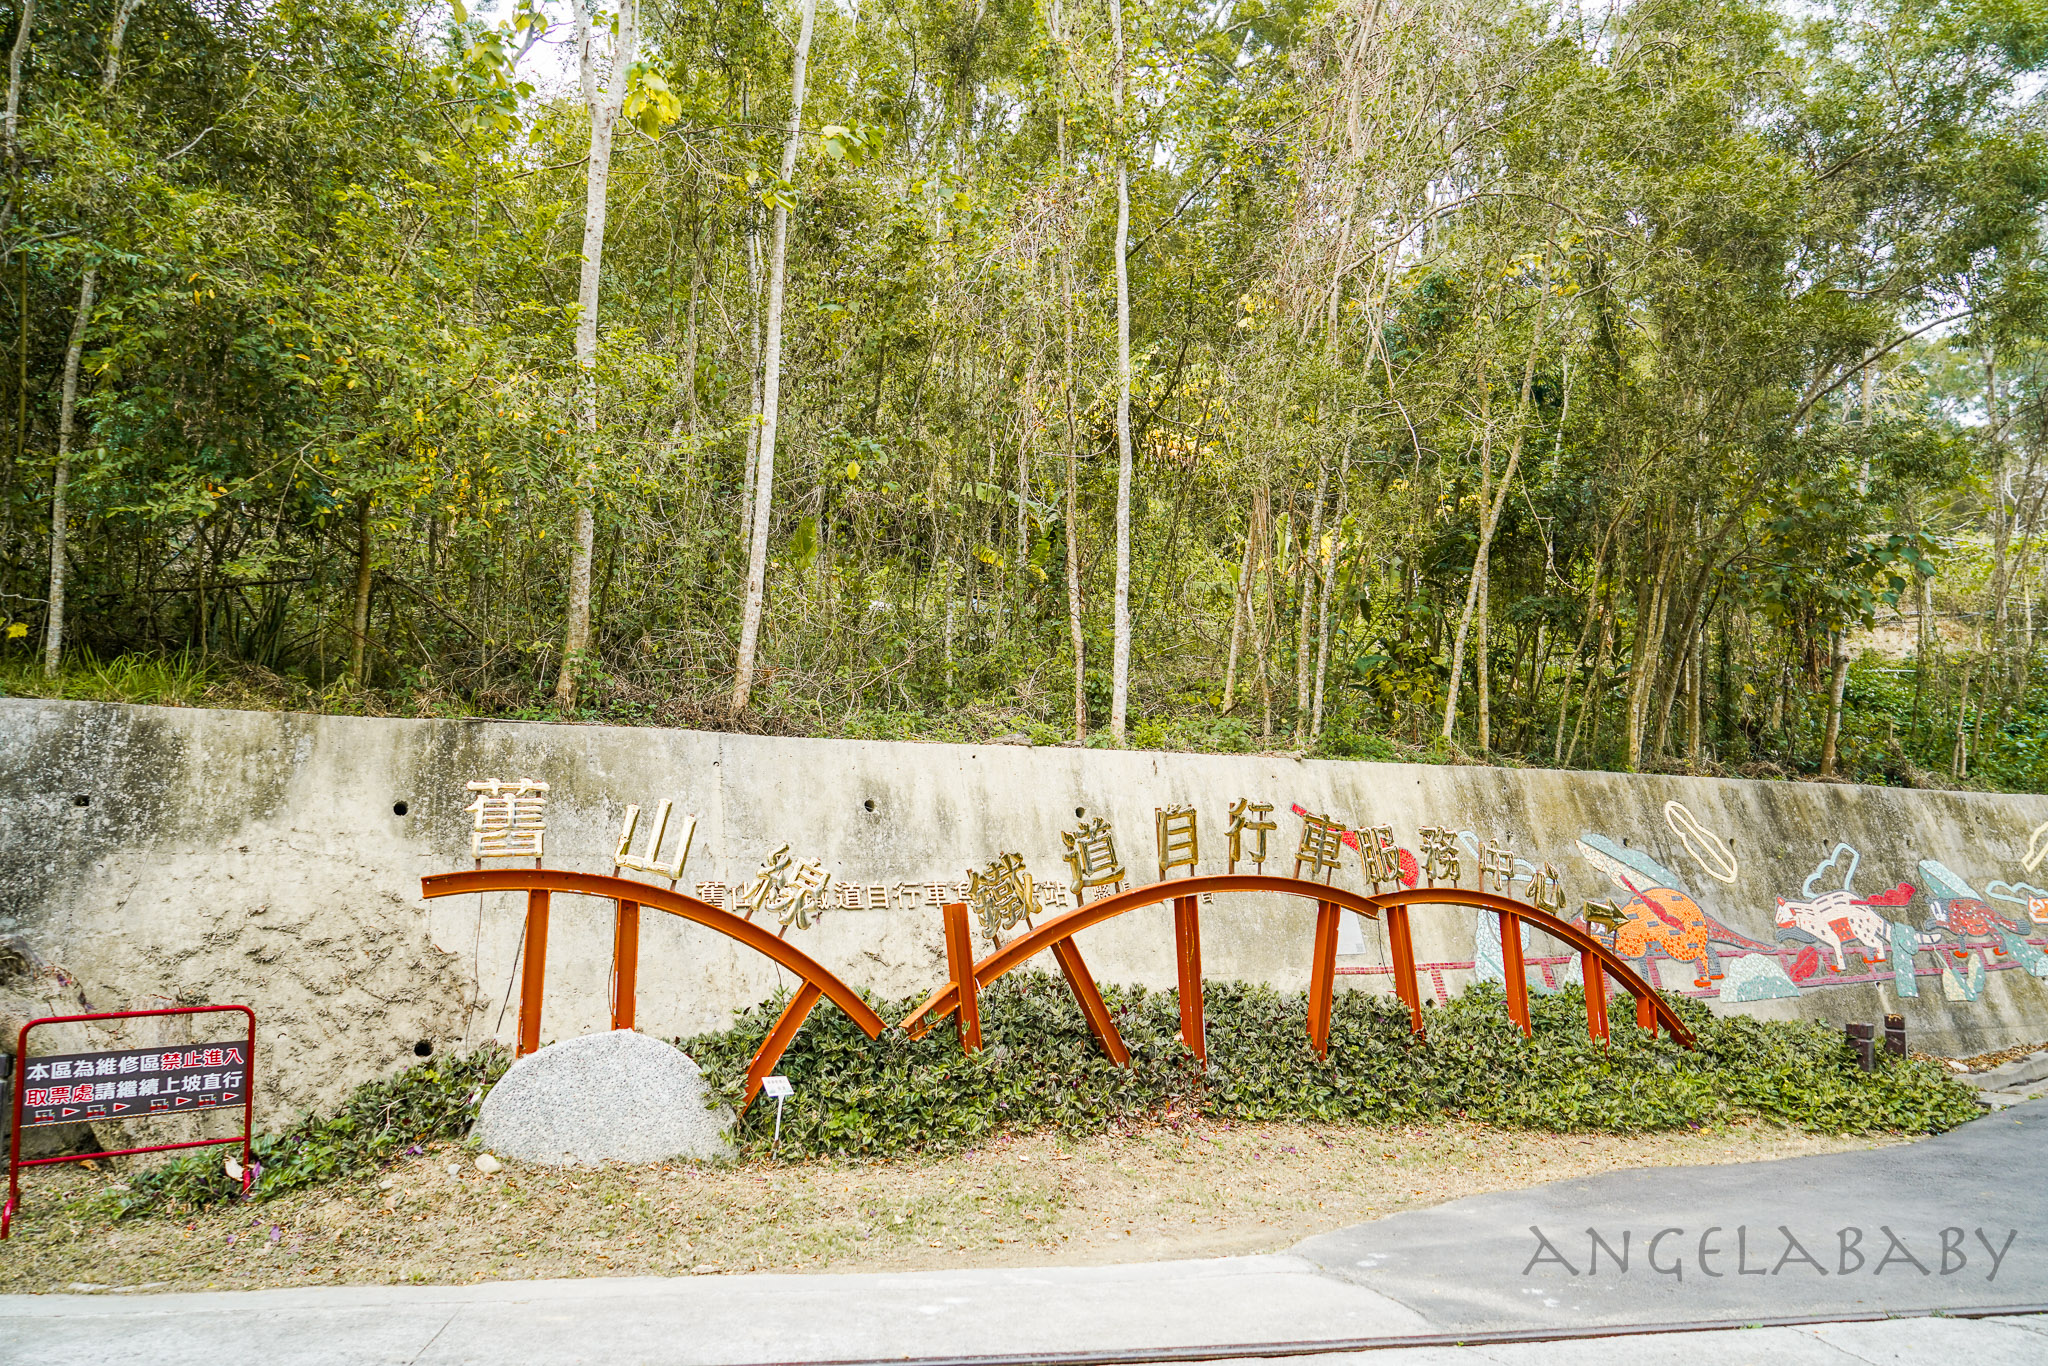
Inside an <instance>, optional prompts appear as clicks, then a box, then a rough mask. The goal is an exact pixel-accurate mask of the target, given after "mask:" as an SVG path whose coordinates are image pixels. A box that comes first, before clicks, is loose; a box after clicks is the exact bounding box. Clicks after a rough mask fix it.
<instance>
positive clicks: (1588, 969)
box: [1579, 953, 1607, 1043]
mask: <svg viewBox="0 0 2048 1366" xmlns="http://www.w3.org/2000/svg"><path fill="white" fill-rule="evenodd" d="M1579 966H1580V967H1581V968H1582V969H1583V970H1584V972H1585V977H1586V1034H1587V1036H1588V1037H1590V1038H1591V1039H1592V1040H1593V1041H1594V1042H1595V1043H1606V1042H1607V974H1606V973H1605V972H1602V971H1601V970H1600V960H1599V959H1597V958H1595V957H1594V956H1593V955H1592V954H1590V953H1582V954H1580V955H1579Z"/></svg>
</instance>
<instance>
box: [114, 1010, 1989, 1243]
mask: <svg viewBox="0 0 2048 1366" xmlns="http://www.w3.org/2000/svg"><path fill="white" fill-rule="evenodd" d="M1103 994H1104V997H1105V998H1106V1000H1107V1001H1108V1003H1109V1006H1110V1009H1111V1010H1112V1012H1114V1014H1115V1015H1116V1018H1117V1028H1118V1031H1119V1032H1120V1033H1121V1035H1122V1037H1123V1040H1124V1043H1125V1045H1126V1046H1127V1047H1128V1048H1129V1049H1130V1052H1131V1065H1130V1067H1129V1068H1128V1069H1126V1068H1122V1067H1118V1066H1116V1065H1115V1064H1113V1063H1111V1062H1110V1061H1109V1060H1108V1059H1107V1058H1106V1057H1104V1056H1103V1054H1102V1052H1101V1050H1100V1049H1099V1048H1098V1047H1097V1046H1096V1044H1095V1040H1094V1039H1093V1037H1091V1036H1090V1034H1089V1033H1088V1029H1087V1025H1086V1023H1085V1022H1084V1020H1083V1019H1082V1016H1081V1012H1080V1010H1079V1009H1078V1008H1077V1007H1076V1006H1075V1004H1074V1001H1073V998H1072V996H1071V995H1069V994H1068V991H1067V988H1066V986H1065V984H1064V982H1062V981H1060V980H1059V979H1057V978H1053V977H1049V976H1046V975H1043V974H1038V973H1018V974H1014V975H1012V976H1010V977H1007V978H1004V979H1003V980H1002V981H1000V982H997V983H995V984H994V985H993V986H991V987H990V988H989V989H988V990H987V991H985V992H984V993H983V994H982V997H981V1021H982V1043H983V1048H982V1051H981V1052H979V1053H975V1054H972V1055H969V1054H963V1053H962V1052H961V1051H960V1047H959V1042H958V1039H957V1036H956V1034H955V1032H954V1027H953V1025H952V1023H951V1022H950V1021H949V1022H947V1023H944V1024H941V1025H940V1026H939V1027H938V1028H936V1029H934V1030H933V1031H932V1032H931V1033H929V1034H927V1035H926V1036H925V1037H924V1038H922V1039H916V1040H913V1039H911V1038H910V1037H909V1036H907V1035H905V1034H904V1033H903V1032H902V1031H901V1030H895V1029H891V1030H888V1031H886V1032H884V1033H883V1035H882V1036H881V1037H880V1038H879V1039H872V1040H871V1039H869V1038H868V1037H867V1036H866V1035H864V1034H862V1033H861V1032H860V1030H859V1029H858V1028H856V1027H855V1025H854V1024H853V1022H852V1021H851V1020H850V1019H848V1018H847V1017H846V1016H845V1015H843V1014H842V1013H840V1012H839V1011H837V1010H834V1009H830V1008H829V1007H828V1008H823V1009H820V1010H818V1011H817V1012H816V1013H814V1014H813V1015H812V1016H811V1018H810V1019H809V1021H807V1022H806V1023H805V1025H804V1027H803V1029H802V1030H801V1031H800V1032H799V1033H798V1035H797V1038H796V1040H795V1042H794V1043H793V1044H792V1045H791V1046H790V1048H789V1050H788V1051H787V1052H785V1053H784V1054H783V1056H782V1060H781V1062H780V1063H779V1064H778V1069H777V1070H778V1071H780V1072H781V1074H782V1075H784V1076H786V1077H788V1078H789V1080H790V1081H791V1083H792V1084H793V1085H794V1087H795V1094H794V1095H793V1096H792V1097H791V1098H790V1099H789V1100H788V1101H787V1102H785V1104H784V1110H783V1116H782V1136H781V1140H780V1143H779V1145H776V1146H774V1147H773V1150H772V1155H773V1157H775V1158H776V1159H779V1160H782V1161H791V1160H800V1159H804V1158H811V1157H823V1156H853V1157H870V1158H895V1157H906V1156H911V1155H914V1154H920V1153H942V1152H952V1151H957V1150H959V1149H961V1148H965V1147H969V1146H972V1145H974V1144H977V1143H981V1142H984V1141H986V1140H987V1139H989V1138H991V1137H993V1136H995V1135H997V1134H1002V1133H1027V1132H1034V1131H1044V1130H1055V1131H1063V1132H1069V1133H1077V1134H1078V1133H1087V1132H1094V1131H1099V1130H1102V1129H1105V1128H1110V1127H1115V1126H1137V1125H1144V1124H1153V1123H1161V1122H1166V1123H1172V1122H1175V1121H1176V1120H1178V1119H1181V1118H1190V1117H1193V1116H1196V1115H1203V1116H1209V1117H1213V1118H1228V1119H1237V1120H1253V1121H1260V1120H1291V1121H1303V1120H1320V1121H1326V1122H1346V1123H1359V1124H1393V1123H1408V1122H1415V1121H1428V1120H1431V1119H1437V1118H1457V1119H1463V1120H1474V1121H1479V1122H1483V1123H1489V1124H1495V1125H1500V1126H1502V1127H1507V1128H1523V1129H1546V1130H1555V1131H1565V1132H1574V1131H1578V1132H1583V1131H1602V1132H1609V1133H1641V1132H1648V1131H1652V1130H1659V1129H1676V1128H1683V1127H1693V1128H1698V1127H1702V1126H1704V1125H1708V1124H1716V1123H1726V1122H1729V1121H1733V1120H1743V1119H1757V1120H1765V1121H1770V1122H1774V1123H1780V1124H1786V1125H1790V1126H1793V1127H1796V1128H1801V1129H1807V1130H1812V1131H1816V1132H1822V1133H1857V1132H1871V1131H1889V1132H1898V1133H1933V1132H1939V1131H1941V1130H1944V1129H1948V1128H1952V1127H1954V1126H1955V1125H1957V1124H1960V1123H1962V1122H1963V1121H1965V1120H1967V1119H1970V1118H1972V1117H1974V1116H1975V1115H1976V1114H1977V1107H1976V1103H1975V1101H1974V1100H1973V1099H1972V1096H1971V1093H1970V1091H1969V1088H1967V1087H1965V1086H1963V1085H1962V1084H1961V1083H1959V1082H1957V1081H1956V1080H1954V1078H1952V1077H1950V1076H1949V1075H1948V1074H1947V1073H1946V1072H1944V1071H1943V1070H1942V1069H1940V1068H1939V1067H1936V1066H1934V1065H1932V1064H1930V1063H1925V1062H1920V1061H1909V1060H1891V1059H1887V1060H1885V1061H1884V1062H1882V1063H1881V1064H1880V1066H1879V1067H1878V1069H1877V1070H1876V1071H1875V1072H1872V1073H1865V1072H1863V1071H1861V1070H1860V1069H1859V1068H1858V1067H1857V1065H1856V1062H1855V1057H1854V1054H1852V1053H1851V1052H1850V1050H1849V1048H1848V1046H1847V1044H1846V1043H1845V1042H1844V1040H1843V1037H1842V1034H1841V1032H1840V1031H1839V1030H1836V1029H1832V1028H1830V1027H1828V1026H1826V1025H1821V1024H1811V1023H1804V1022H1797V1021H1776V1020H1755V1019H1749V1018H1747V1017H1742V1016H1735V1017H1728V1018H1721V1017H1716V1016H1715V1015H1713V1014H1712V1013H1711V1012H1709V1011H1708V1010H1707V1008H1706V1007H1705V1006H1703V1005H1701V1004H1699V1003H1698V1002H1696V1001H1692V1000H1689V999H1686V998H1682V997H1675V998H1669V999H1670V1001H1671V1004H1672V1006H1673V1008H1674V1009H1676V1010H1677V1011H1678V1012H1679V1014H1680V1016H1681V1017H1682V1018H1683V1019H1684V1020H1685V1021H1686V1023H1687V1025H1688V1026H1689V1027H1690V1028H1691V1029H1692V1030H1693V1031H1694V1032H1695V1034H1696V1035H1697V1041H1698V1048H1697V1049H1687V1048H1685V1047H1683V1046H1682V1045H1680V1044H1677V1043H1675V1042H1673V1041H1672V1040H1671V1039H1670V1038H1669V1037H1668V1036H1664V1037H1658V1038H1651V1037H1650V1036H1649V1035H1648V1034H1646V1033H1644V1032H1643V1031H1641V1030H1639V1029H1637V1028H1636V1026H1635V1025H1634V1023H1633V1022H1632V1021H1631V1020H1628V1019H1626V1018H1625V1017H1622V1018H1618V1019H1617V1022H1616V1024H1615V1026H1614V1029H1613V1040H1612V1043H1611V1045H1610V1046H1607V1047H1602V1046H1600V1045H1598V1044H1595V1043H1594V1042H1592V1041H1591V1040H1590V1039H1589V1038H1587V1036H1586V1026H1585V1006H1584V998H1583V996H1582V995H1581V994H1580V992H1579V990H1578V988H1576V987H1573V988H1568V989H1566V990H1564V991H1560V992H1557V993H1555V994H1552V995H1545V996H1539V997H1536V998H1534V999H1533V1000H1532V1001H1531V1008H1532V1013H1533V1017H1534V1036H1533V1037H1532V1038H1528V1039H1525V1038H1523V1037H1522V1035H1521V1033H1520V1032H1519V1031H1518V1030H1516V1029H1515V1028H1514V1026H1513V1025H1512V1024H1510V1023H1509V1022H1508V1020H1507V1017H1506V1010H1505V1002H1504V1000H1503V997H1502V993H1501V991H1500V989H1499V988H1498V987H1489V986H1476V987H1472V988H1469V989H1467V990H1466V991H1465V992H1464V993H1463V994H1462V995H1460V996H1459V997H1457V998H1456V999H1454V1000H1453V1001H1452V1002H1451V1004H1450V1005H1449V1006H1447V1007H1443V1008H1432V1009H1431V1010H1430V1011H1429V1012H1428V1026H1429V1028H1428V1033H1427V1035H1426V1037H1424V1038H1422V1039H1417V1038H1416V1037H1415V1036H1414V1035H1413V1034H1412V1033H1410V1032H1409V1028H1408V1017H1407V1014H1406V1012H1405V1010H1404V1008H1402V1007H1401V1006H1400V1005H1399V1004H1398V1003H1397V1002H1393V1001H1390V1000H1386V999H1383V998H1380V997H1376V996H1372V995H1369V994H1367V993H1365V992H1344V993H1340V994H1339V995H1338V997H1337V1000H1336V1004H1335V1007H1334V1010H1333V1012H1332V1018H1331V1024H1330V1052H1329V1057H1328V1058H1327V1059H1323V1058H1318V1057H1317V1056H1316V1055H1315V1051H1314V1050H1313V1049H1312V1048H1311V1047H1310V1046H1309V1041H1308V1034H1307V1029H1306V1025H1305V1020H1306V1016H1305V1006H1304V1002H1303V998H1302V997H1301V996H1300V995H1297V994H1284V993H1281V992H1278V991H1275V990H1273V989H1272V988H1270V987H1263V986H1251V985H1245V984H1242V983H1229V982H1212V983H1210V984H1208V986H1207V989H1206V992H1205V1006H1204V1010H1205V1014H1206V1018H1207V1023H1208V1029H1207V1039H1208V1052H1209V1060H1208V1063H1209V1065H1208V1067H1207V1069H1206V1070H1205V1069H1203V1068H1201V1067H1199V1066H1197V1065H1196V1063H1195V1060H1194V1057H1193V1055H1192V1054H1191V1053H1190V1052H1189V1051H1188V1050H1187V1048H1186V1047H1185V1046H1184V1045H1183V1044H1182V1043H1181V1040H1180V1000H1179V996H1178V994H1177V993H1175V992H1172V991H1146V990H1144V989H1143V988H1118V987H1107V988H1105V989H1104V993H1103ZM783 1004H784V1002H783V1000H782V999H781V998H777V999H775V1000H771V1001H767V1002H764V1003H763V1004H761V1005H759V1006H757V1007H754V1008H753V1009H751V1010H748V1011H745V1012H742V1013H741V1015H740V1017H739V1019H738V1020H737V1022H736V1023H735V1024H734V1025H733V1027H732V1028H730V1029H726V1030H721V1031H719V1032H717V1033H712V1034H702V1035H698V1036H697V1037H695V1038H690V1039H682V1040H678V1041H677V1042H678V1043H679V1044H680V1045H681V1046H682V1048H683V1049H684V1050H685V1051H686V1052H688V1053H689V1054H690V1056H691V1057H692V1058H694V1059H695V1060H696V1061H697V1063H698V1064H699V1065H700V1066H701V1067H702V1068H703V1069H704V1072H705V1075H706V1078H707V1079H708V1080H709V1082H710V1083H711V1086H712V1093H713V1098H714V1099H715V1100H717V1101H719V1102H722V1103H725V1104H729V1105H733V1106H734V1107H735V1108H737V1101H738V1099H739V1096H740V1092H741V1088H742V1087H743V1086H744V1084H745V1078H746V1069H747V1064H748V1062H749V1060H750V1059H751V1058H752V1057H753V1054H754V1051H755V1050H756V1049H757V1048H758V1047H759V1046H760V1044H761V1040H762V1039H763V1038H764V1037H765V1036H766V1034H767V1032H768V1030H769V1028H770V1027H771V1026H772V1025H773V1023H774V1021H775V1018H776V1016H777V1015H779V1014H780V1013H781V1010H782V1006H783ZM915 1004H916V1003H915V1002H914V1001H898V1002H876V1005H877V1006H878V1008H879V1009H880V1013H881V1014H882V1016H883V1018H885V1019H901V1018H903V1017H904V1016H905V1015H907V1014H908V1013H909V1012H910V1010H911V1009H912V1008H913V1007H914V1005H915ZM1620 1015H1621V1012H1617V1016H1620ZM508 1062H509V1059H508V1058H507V1057H506V1055H505V1053H504V1051H503V1050H502V1049H501V1048H498V1047H497V1046H495V1045H492V1046H487V1047H486V1048H484V1049H481V1050H479V1051H478V1052H475V1053H472V1054H470V1055H468V1056H466V1057H459V1058H450V1059H443V1060H436V1061H435V1062H432V1063H426V1064H422V1065H421V1066H418V1067H415V1068H413V1069H411V1070H410V1071H407V1072H405V1073H402V1074H400V1075H399V1076H397V1077H394V1078H392V1079H390V1080H387V1081H380V1082H373V1083H370V1084H368V1085H365V1086H363V1087H360V1088H358V1089H357V1091H356V1092H355V1094H354V1095H353V1096H351V1097H350V1099H349V1101H348V1103H347V1104H346V1105H345V1106H343V1107H342V1109H341V1110H340V1111H339V1112H337V1113H336V1114H334V1115H331V1116H328V1117H326V1118H318V1117H314V1116H307V1117H306V1118H304V1119H302V1120H301V1121H300V1122H299V1123H298V1124H296V1125H294V1126H293V1127H292V1128H290V1129H288V1130H285V1131H284V1132H282V1133H278V1134H272V1135H267V1136H265V1137H263V1138H261V1139H259V1140H257V1143H256V1151H257V1157H258V1160H260V1161H261V1162H262V1164H263V1176H262V1180H261V1181H260V1183H259V1184H258V1187H257V1190H256V1192H255V1194H256V1197H257V1198H259V1199H261V1198H269V1197H272V1196H277V1195H282V1194H285V1193H287V1192H289V1191H294V1190H299V1189H302V1188H304V1187H307V1186H312V1185H317V1184H321V1183H324V1182H330V1181H339V1180H345V1179H348V1178H351V1177H359V1176H362V1175H365V1174H367V1173H370V1172H374V1171H375V1170H377V1169H379V1168H381V1167H383V1166H385V1165H387V1164H389V1163H391V1162H393V1161H395V1160H396V1159H398V1158H400V1157H403V1156H405V1155H407V1154H408V1153H409V1152H413V1151H416V1150H417V1149H418V1148H419V1147H420V1146H422V1145H424V1144H426V1143H430V1142H433V1141H435V1140H438V1139H459V1138H462V1137H465V1136H466V1135H467V1134H468V1132H469V1127H470V1125H471V1124H472V1123H473V1122H474V1121H475V1119H476V1115H477V1111H478V1108H479V1105H480V1101H481V1098H482V1095H483V1093H484V1092H486V1091H487V1090H488V1089H489V1088H490V1087H491V1085H493V1084H494V1083H495V1082H496V1081H497V1079H498V1078H499V1076H501V1075H502V1074H503V1073H504V1071H505V1068H506V1066H507V1064H508ZM774 1124H775V1107H774V1105H773V1103H772V1102H765V1101H764V1102H760V1103H757V1104H755V1105H754V1106H753V1107H751V1108H750V1109H749V1110H748V1111H747V1112H746V1114H745V1115H744V1116H743V1117H742V1118H741V1120H740V1123H739V1125H738V1127H737V1132H736V1133H735V1135H734V1138H735V1141H736V1142H737V1144H738V1147H739V1149H740V1152H741V1154H742V1156H744V1157H749V1158H756V1159H765V1158H769V1157H770V1156H771V1143H772V1141H773V1140H772V1134H773V1131H774ZM221 1152H222V1150H221V1149H210V1150H207V1151H205V1152H202V1153H198V1154H195V1155H192V1156H189V1157H186V1158H183V1159H180V1160H177V1161H173V1162H170V1163H167V1164H165V1165H163V1166H160V1167H157V1168H154V1169H151V1170H148V1171H144V1172H140V1173H138V1174H136V1175H135V1176H133V1177H132V1178H131V1179H130V1180H129V1181H128V1182H127V1186H126V1189H125V1190H123V1189H116V1190H115V1191H113V1192H110V1193H108V1194H107V1195H104V1196H101V1197H98V1198H100V1199H104V1200H109V1201H112V1202H113V1204H114V1207H115V1210H116V1211H117V1212H118V1213H121V1214H124V1215H131V1216H132V1215H142V1214H151V1213H159V1212H181V1211H185V1210H193V1209H198V1208H202V1207H204V1206H207V1205H212V1204H217V1203H220V1202H222V1201H225V1200H228V1199H230V1198H232V1197H233V1196H234V1195H235V1193H236V1189H237V1188H236V1185H235V1183H234V1182H233V1181H231V1180H230V1179H229V1178H228V1177H227V1176H226V1175H225V1174H224V1173H223V1171H222V1169H221V1162H220V1155H221Z"/></svg>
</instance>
